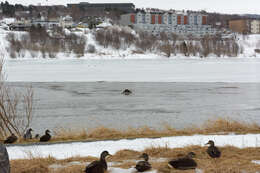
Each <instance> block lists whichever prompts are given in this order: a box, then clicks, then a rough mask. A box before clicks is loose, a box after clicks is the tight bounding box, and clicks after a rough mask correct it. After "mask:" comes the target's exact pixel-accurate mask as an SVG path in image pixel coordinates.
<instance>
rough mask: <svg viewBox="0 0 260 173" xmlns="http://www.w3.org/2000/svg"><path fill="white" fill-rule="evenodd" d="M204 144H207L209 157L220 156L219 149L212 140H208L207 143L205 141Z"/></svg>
mask: <svg viewBox="0 0 260 173" xmlns="http://www.w3.org/2000/svg"><path fill="white" fill-rule="evenodd" d="M205 145H209V147H208V149H207V153H208V155H209V156H210V157H211V158H219V157H220V156H221V152H220V151H219V149H218V148H217V147H216V146H215V143H214V141H212V140H209V141H208V143H206V144H205Z"/></svg>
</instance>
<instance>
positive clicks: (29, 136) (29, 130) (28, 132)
mask: <svg viewBox="0 0 260 173" xmlns="http://www.w3.org/2000/svg"><path fill="white" fill-rule="evenodd" d="M32 131H33V129H31V128H29V129H28V130H27V131H26V133H25V134H24V135H23V139H25V140H27V139H32Z"/></svg>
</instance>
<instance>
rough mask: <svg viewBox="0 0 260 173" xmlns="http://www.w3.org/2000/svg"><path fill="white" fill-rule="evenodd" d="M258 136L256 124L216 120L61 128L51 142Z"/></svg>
mask: <svg viewBox="0 0 260 173" xmlns="http://www.w3.org/2000/svg"><path fill="white" fill-rule="evenodd" d="M228 133H236V134H247V133H252V134H257V133H260V126H259V125H257V124H256V123H246V122H239V121H235V120H231V119H216V120H209V121H207V122H205V123H204V124H203V125H202V126H201V127H198V126H193V127H190V128H186V129H180V130H179V129H176V128H173V127H171V126H169V125H164V128H163V129H161V130H156V129H153V128H150V127H142V128H136V129H135V128H128V129H126V130H117V129H114V128H106V127H99V128H96V129H92V130H89V131H86V130H85V129H74V130H73V129H68V128H67V129H66V128H59V129H56V130H54V135H53V138H52V140H51V141H50V142H69V141H70V142H73V141H97V140H117V139H134V138H158V137H167V136H184V135H187V136H189V135H194V134H204V135H207V134H228ZM33 142H37V140H35V139H33V140H27V141H24V140H23V139H20V140H19V143H33Z"/></svg>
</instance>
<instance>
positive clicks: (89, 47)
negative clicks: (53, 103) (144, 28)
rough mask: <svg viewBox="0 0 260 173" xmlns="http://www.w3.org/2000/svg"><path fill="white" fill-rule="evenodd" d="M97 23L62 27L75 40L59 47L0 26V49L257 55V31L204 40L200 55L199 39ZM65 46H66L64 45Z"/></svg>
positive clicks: (77, 54) (24, 54) (19, 53)
mask: <svg viewBox="0 0 260 173" xmlns="http://www.w3.org/2000/svg"><path fill="white" fill-rule="evenodd" d="M10 21H12V19H5V21H3V22H4V23H9V22H10ZM99 27H105V29H97V30H89V29H77V30H73V31H70V30H67V29H65V30H64V31H63V32H64V34H65V35H63V36H59V37H67V36H70V35H76V37H75V38H74V37H72V38H74V39H76V40H74V42H75V43H73V40H72V42H70V43H69V44H70V45H67V46H66V45H65V47H62V48H59V46H60V45H63V44H68V43H67V42H59V41H60V40H59V39H56V37H53V38H50V39H49V40H47V41H45V42H46V43H45V44H44V45H42V46H38V45H40V43H39V42H40V41H41V40H42V39H43V38H44V39H45V38H46V36H38V38H37V39H39V41H37V42H34V43H33V42H31V41H30V39H32V38H30V37H29V36H30V35H31V34H28V33H27V32H19V31H14V32H13V31H6V30H4V29H2V28H0V51H1V53H2V56H4V58H6V59H31V58H34V59H35V58H36V59H39V58H40V59H42V58H47V59H48V58H57V59H73V58H83V59H84V58H85V59H86V58H87V59H157V58H165V57H169V58H175V57H185V56H184V55H186V57H188V58H199V57H207V58H215V57H222V58H223V57H229V56H231V57H239V58H254V57H260V52H258V53H256V52H255V49H260V35H249V36H242V35H238V36H237V37H236V41H235V42H234V41H226V42H224V43H220V44H216V45H215V46H214V45H213V44H214V41H211V42H207V43H206V44H209V45H211V47H212V48H211V50H208V52H207V53H206V55H204V54H205V48H204V47H202V44H203V42H202V41H196V42H192V41H190V40H185V41H181V40H177V41H172V40H169V41H168V42H167V41H166V42H165V41H164V40H162V37H161V38H156V37H150V36H149V35H148V36H147V35H140V33H136V32H135V31H134V30H132V29H131V28H129V27H119V26H116V25H114V26H112V25H111V24H110V23H109V22H106V23H103V24H101V25H100V26H99ZM52 32H54V31H48V33H49V35H51V36H52V35H55V33H52ZM28 35H29V36H28ZM31 37H32V36H31ZM82 39H83V42H82ZM169 39H170V38H169ZM55 40H56V41H58V43H56V41H55ZM64 40H68V39H64ZM50 41H51V42H53V44H54V45H51V44H50V43H51V42H50ZM78 42H82V44H78ZM183 42H186V45H185V47H184V48H182V44H183ZM172 44H175V45H173V46H175V47H173V46H172ZM227 44H228V46H227ZM234 44H237V45H238V46H239V48H236V47H234V46H236V45H234ZM37 46H38V47H37ZM46 46H47V47H46ZM56 47H57V48H56ZM68 47H69V48H70V49H68ZM73 47H74V48H73ZM81 47H82V48H81ZM227 47H230V48H227ZM43 49H45V50H43ZM56 49H57V50H56ZM80 49H82V50H80ZM214 49H215V50H214ZM236 49H238V51H237V53H238V54H237V53H234V51H235V52H236ZM185 50H186V52H185ZM48 51H49V52H48ZM169 51H170V52H169ZM187 51H188V53H187ZM232 51H233V52H232ZM187 54H188V55H187Z"/></svg>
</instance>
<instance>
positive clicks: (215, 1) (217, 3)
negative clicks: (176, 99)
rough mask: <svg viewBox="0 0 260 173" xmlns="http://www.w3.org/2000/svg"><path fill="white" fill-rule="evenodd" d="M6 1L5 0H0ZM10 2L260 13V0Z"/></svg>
mask: <svg viewBox="0 0 260 173" xmlns="http://www.w3.org/2000/svg"><path fill="white" fill-rule="evenodd" d="M0 1H2V2H4V1H3V0H0ZM8 2H9V3H13V4H14V3H20V4H24V5H28V4H34V5H36V4H38V3H41V4H42V5H46V4H47V5H52V4H63V5H66V4H67V3H78V2H92V3H102V2H132V3H134V4H135V5H136V7H138V8H142V7H152V8H161V9H176V10H183V9H184V10H206V11H210V12H222V13H239V14H243V13H255V14H260V0H8Z"/></svg>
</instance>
